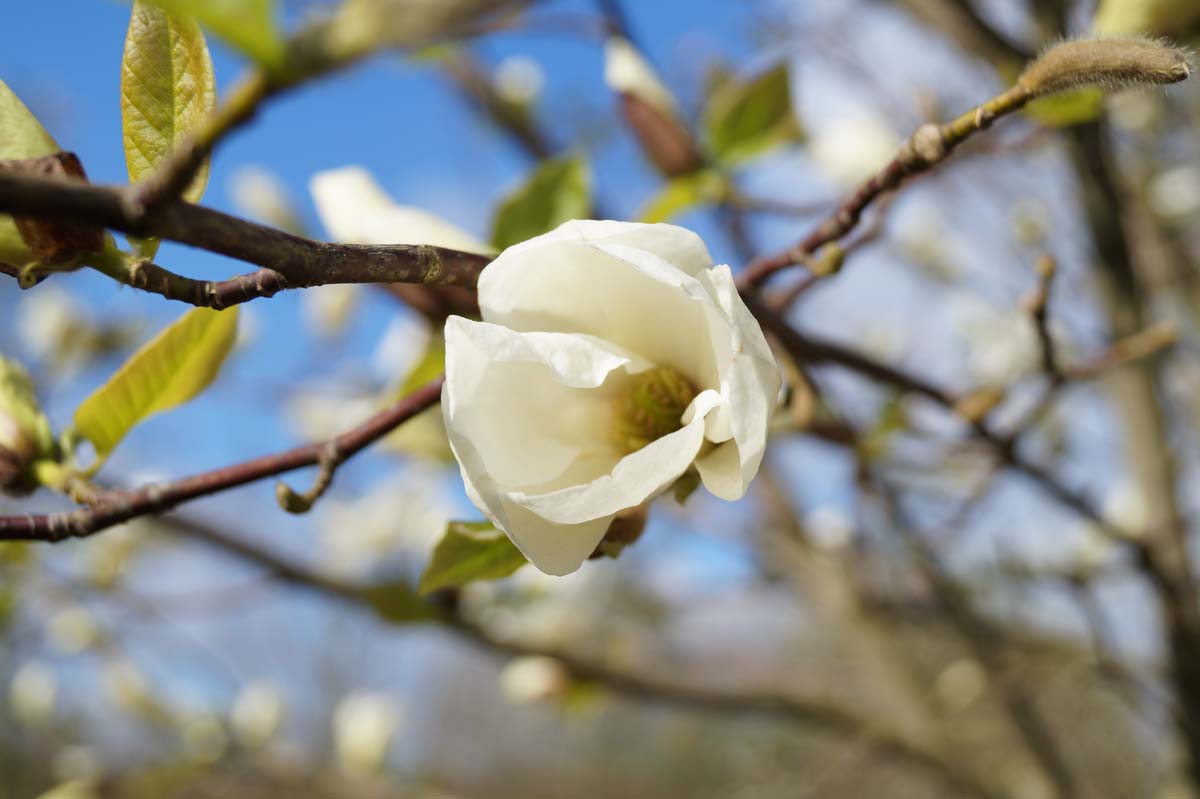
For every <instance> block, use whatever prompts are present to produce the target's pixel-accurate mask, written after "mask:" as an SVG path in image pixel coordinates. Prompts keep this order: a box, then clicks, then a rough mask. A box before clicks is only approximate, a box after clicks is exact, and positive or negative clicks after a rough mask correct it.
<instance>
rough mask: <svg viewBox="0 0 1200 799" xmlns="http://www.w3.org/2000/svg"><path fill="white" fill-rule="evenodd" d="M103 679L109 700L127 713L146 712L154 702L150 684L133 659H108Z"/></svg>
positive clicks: (102, 674) (102, 675)
mask: <svg viewBox="0 0 1200 799" xmlns="http://www.w3.org/2000/svg"><path fill="white" fill-rule="evenodd" d="M101 680H102V682H103V683H104V690H105V692H106V693H107V694H108V698H109V701H110V702H112V703H113V704H114V705H116V706H117V707H119V708H121V709H122V710H124V711H125V712H127V713H135V714H140V713H144V712H145V711H146V710H147V708H149V707H150V706H151V705H152V703H153V699H152V697H151V694H150V686H149V684H148V683H147V682H146V678H145V677H144V676H142V672H141V671H140V670H139V669H138V667H137V666H135V665H134V664H133V662H132V661H129V660H126V659H124V658H116V659H113V660H110V661H108V662H107V663H105V664H104V669H103V672H102V673H101Z"/></svg>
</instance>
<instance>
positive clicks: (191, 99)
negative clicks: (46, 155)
mask: <svg viewBox="0 0 1200 799" xmlns="http://www.w3.org/2000/svg"><path fill="white" fill-rule="evenodd" d="M216 104H217V82H216V78H215V77H214V76H213V65H212V58H211V57H210V56H209V54H208V45H207V44H206V43H205V41H204V34H203V33H202V32H201V30H200V26H199V25H197V24H196V22H195V20H193V19H192V18H191V17H186V16H178V15H175V14H171V13H168V12H167V11H164V10H163V9H161V8H159V7H158V6H155V5H151V4H149V3H146V2H142V0H137V1H136V2H135V3H134V4H133V12H132V14H130V17H129V31H128V32H127V33H126V35H125V53H124V56H123V57H122V59H121V127H122V129H123V131H124V139H125V165H126V167H127V168H128V170H129V179H130V180H131V181H132V182H135V183H136V182H137V181H140V180H144V179H146V178H148V177H150V175H152V174H154V172H155V171H156V170H157V169H158V168H159V167H160V166H161V165H162V163H163V162H164V161H166V160H167V158H168V157H169V156H170V155H171V152H172V151H173V150H174V149H175V148H176V147H177V146H178V145H179V144H180V143H181V142H182V141H183V140H184V139H186V138H187V136H188V134H189V133H190V132H191V131H192V129H193V128H194V127H195V126H196V125H197V124H198V123H199V122H200V121H201V120H203V119H204V118H205V117H206V116H208V115H209V114H210V113H212V111H213V109H214V108H215V107H216ZM207 184H208V159H205V160H204V163H203V164H202V165H201V167H200V169H198V170H197V172H196V177H195V179H193V180H192V184H191V185H190V186H188V187H187V189H185V190H184V192H183V197H184V199H186V200H188V201H190V202H199V201H200V197H201V196H202V195H203V194H204V187H205V186H206V185H207ZM130 243H131V244H133V246H134V248H135V249H136V250H137V251H138V255H139V256H141V257H143V258H153V257H154V254H155V252H157V251H158V240H157V239H145V240H143V239H134V238H130Z"/></svg>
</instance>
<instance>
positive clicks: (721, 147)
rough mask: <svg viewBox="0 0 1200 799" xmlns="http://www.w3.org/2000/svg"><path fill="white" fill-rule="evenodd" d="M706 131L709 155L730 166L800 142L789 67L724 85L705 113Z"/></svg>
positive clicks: (723, 83) (728, 81)
mask: <svg viewBox="0 0 1200 799" xmlns="http://www.w3.org/2000/svg"><path fill="white" fill-rule="evenodd" d="M703 127H704V136H705V141H706V142H707V144H708V148H709V151H710V152H711V153H712V155H713V156H715V157H716V158H717V159H718V160H720V161H723V162H725V163H727V164H734V163H738V162H741V161H745V160H746V159H748V158H752V157H754V156H756V155H759V154H760V153H762V152H763V151H765V150H767V149H769V148H770V147H773V146H775V145H777V144H780V143H782V142H784V141H787V140H791V139H797V138H799V133H800V129H799V125H798V124H797V122H796V117H795V115H794V114H793V112H792V98H791V92H790V90H789V87H788V69H787V65H785V64H780V65H779V66H777V67H775V68H774V69H771V70H769V71H767V72H764V73H763V74H761V75H759V76H757V77H755V78H753V79H751V80H748V81H740V80H733V79H729V80H725V81H723V82H721V83H720V84H719V86H718V88H717V89H716V90H715V91H714V92H713V95H712V97H711V98H710V100H709V102H708V106H707V107H706V108H705V109H704V125H703Z"/></svg>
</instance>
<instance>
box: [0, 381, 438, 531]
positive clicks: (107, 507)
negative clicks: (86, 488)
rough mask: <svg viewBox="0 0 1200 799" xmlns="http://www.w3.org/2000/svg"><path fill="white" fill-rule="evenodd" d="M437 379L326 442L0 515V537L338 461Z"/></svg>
mask: <svg viewBox="0 0 1200 799" xmlns="http://www.w3.org/2000/svg"><path fill="white" fill-rule="evenodd" d="M441 386H442V380H441V378H439V379H437V380H435V381H433V382H431V383H428V384H426V385H425V386H422V387H421V388H419V389H417V390H416V391H414V392H413V393H411V394H409V395H408V396H406V397H404V398H403V399H401V400H400V401H399V402H397V403H396V404H395V405H392V406H391V407H389V408H387V409H385V410H383V411H380V412H379V413H377V414H375V415H374V416H372V417H371V418H370V419H368V420H367V421H365V422H363V423H362V424H361V425H359V426H358V427H355V428H353V429H352V430H349V431H347V432H345V433H342V434H341V435H339V436H336V437H334V438H332V439H330V440H329V441H324V442H318V443H316V444H308V445H306V446H302V447H296V448H295V449H291V450H288V451H286V452H281V453H279V454H276V455H267V456H265V457H262V458H256V459H254V460H250V461H245V462H243V463H239V464H235V465H233V466H227V467H225V468H222V469H216V470H213V471H211V472H203V473H201V474H197V475H193V476H191V477H185V478H182V479H179V480H174V481H171V482H168V483H164V484H156V485H148V486H144V487H142V488H138V489H133V490H129V491H106V492H103V493H101V494H99V495H98V496H97V497H96V499H95V501H94V502H93V503H92V504H91V505H90V506H89V507H86V508H80V509H78V510H74V511H67V512H63V513H52V514H25V515H21V516H0V541H49V542H58V541H62V540H64V539H67V538H80V537H84V536H88V535H91V534H92V533H95V532H98V531H100V530H103V529H105V528H108V527H112V526H113V525H116V524H120V523H121V522H126V521H129V520H130V519H133V518H136V517H138V516H145V515H148V514H152V513H161V512H162V511H165V510H170V509H171V508H174V507H176V506H178V505H181V504H183V503H184V502H188V501H190V500H193V499H198V498H200V497H205V496H209V495H211V494H216V493H219V492H221V491H226V490H228V489H230V488H235V487H237V486H241V485H245V484H247V483H252V482H255V481H257V480H262V479H263V478H266V477H272V476H275V475H278V474H283V473H284V472H290V471H293V470H295V469H299V468H302V467H304V466H315V465H318V464H319V463H321V461H322V459H323V458H325V457H327V453H328V452H329V451H330V450H331V449H333V450H336V452H337V453H338V454H339V457H341V458H342V459H343V460H345V459H348V458H350V457H353V456H354V455H355V454H357V453H358V452H360V451H361V450H363V449H364V448H366V447H367V446H368V445H370V444H372V443H373V442H375V441H377V440H379V439H380V438H382V437H383V436H385V435H387V434H388V433H390V432H391V431H392V430H395V429H396V428H397V427H399V426H400V425H401V424H403V423H404V422H406V421H408V420H409V419H411V418H412V417H413V416H416V415H417V414H418V413H420V412H421V411H423V410H425V409H426V408H428V407H430V406H432V405H434V404H436V403H437V401H438V398H439V397H440V396H441Z"/></svg>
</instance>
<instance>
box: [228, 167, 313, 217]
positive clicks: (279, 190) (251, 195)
mask: <svg viewBox="0 0 1200 799" xmlns="http://www.w3.org/2000/svg"><path fill="white" fill-rule="evenodd" d="M229 190H230V194H231V195H232V199H233V206H234V208H236V209H237V210H238V212H239V213H241V214H243V215H245V216H248V217H250V218H251V219H254V220H257V221H259V222H262V223H263V224H265V225H270V226H271V227H276V228H280V229H281V230H286V231H288V232H290V233H296V234H300V233H302V232H303V225H302V224H301V223H300V219H299V217H298V216H297V214H296V209H295V208H294V207H293V205H292V201H291V199H290V198H289V197H288V191H287V188H286V187H285V186H284V185H283V181H281V180H280V179H279V177H278V176H276V175H275V174H274V173H273V172H270V171H268V170H266V169H264V168H263V167H261V166H257V165H254V164H247V165H244V166H240V167H238V168H237V169H236V170H234V173H233V175H232V176H231V177H230V179H229Z"/></svg>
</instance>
